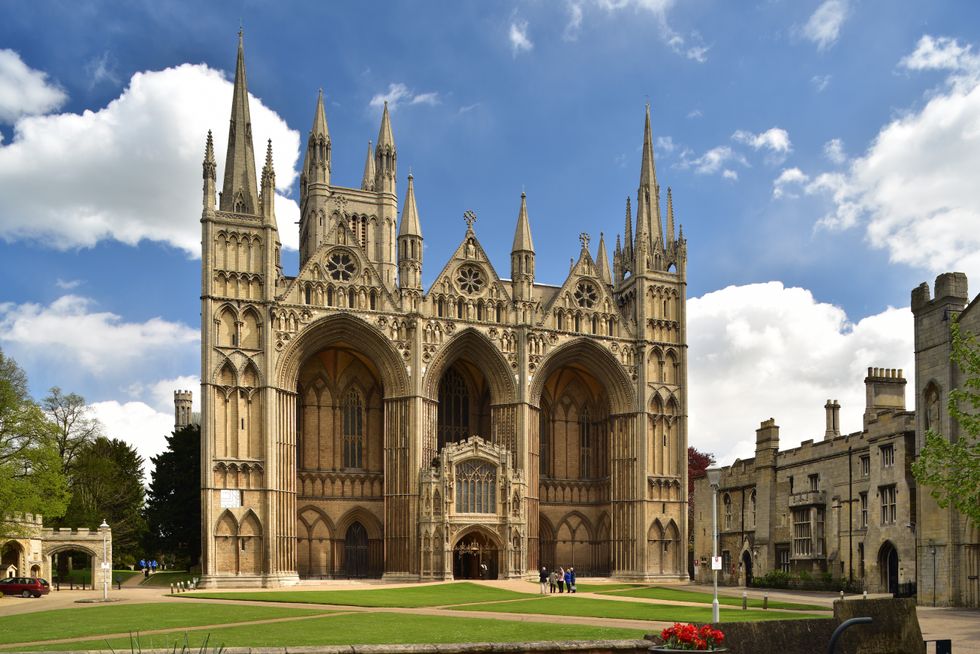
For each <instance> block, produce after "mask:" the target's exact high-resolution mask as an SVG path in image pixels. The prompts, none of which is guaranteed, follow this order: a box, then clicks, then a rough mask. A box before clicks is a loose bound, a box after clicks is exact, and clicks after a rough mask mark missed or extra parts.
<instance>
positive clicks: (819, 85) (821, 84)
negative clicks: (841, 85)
mask: <svg viewBox="0 0 980 654" xmlns="http://www.w3.org/2000/svg"><path fill="white" fill-rule="evenodd" d="M831 77H832V76H831V75H814V76H813V77H811V78H810V83H811V84H813V87H814V88H815V89H817V93H820V92H821V91H823V90H824V89H826V88H827V87H828V86H829V85H830V80H831Z"/></svg>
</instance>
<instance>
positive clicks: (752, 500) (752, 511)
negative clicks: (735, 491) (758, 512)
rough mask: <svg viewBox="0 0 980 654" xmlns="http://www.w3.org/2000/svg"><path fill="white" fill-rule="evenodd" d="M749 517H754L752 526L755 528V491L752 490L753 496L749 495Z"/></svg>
mask: <svg viewBox="0 0 980 654" xmlns="http://www.w3.org/2000/svg"><path fill="white" fill-rule="evenodd" d="M749 509H750V512H749V515H751V516H752V526H753V527H755V489H754V488H753V489H752V494H751V495H749Z"/></svg>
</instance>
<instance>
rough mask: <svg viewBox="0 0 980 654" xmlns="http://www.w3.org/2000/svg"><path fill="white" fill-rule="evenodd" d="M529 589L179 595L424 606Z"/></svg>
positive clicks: (467, 586)
mask: <svg viewBox="0 0 980 654" xmlns="http://www.w3.org/2000/svg"><path fill="white" fill-rule="evenodd" d="M529 596H530V593H518V592H516V591H512V590H504V589H502V588H493V587H491V586H481V585H479V584H471V583H467V582H463V583H453V584H434V585H428V586H406V587H404V588H378V589H372V590H286V591H272V592H262V593H254V592H252V593H250V592H231V593H211V592H207V593H187V594H186V595H181V597H190V598H195V597H201V598H205V599H236V600H254V601H259V602H301V603H307V604H334V605H339V606H371V607H379V608H395V607H399V608H419V607H426V606H450V605H454V604H469V603H473V602H495V601H501V600H511V599H525V598H527V597H529Z"/></svg>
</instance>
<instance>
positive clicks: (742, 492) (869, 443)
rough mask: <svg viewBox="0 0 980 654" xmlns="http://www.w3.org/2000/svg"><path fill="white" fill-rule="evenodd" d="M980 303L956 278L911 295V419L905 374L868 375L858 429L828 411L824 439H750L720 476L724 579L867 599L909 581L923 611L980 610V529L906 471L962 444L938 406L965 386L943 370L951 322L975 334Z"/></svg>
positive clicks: (697, 528) (704, 494)
mask: <svg viewBox="0 0 980 654" xmlns="http://www.w3.org/2000/svg"><path fill="white" fill-rule="evenodd" d="M978 300H980V296H978V297H975V298H974V299H973V301H972V302H970V301H969V294H968V291H967V279H966V276H965V275H964V274H962V273H945V274H942V275H939V276H938V277H937V279H936V283H935V296H934V297H930V289H929V286H928V285H927V284H925V283H923V284H921V285H920V286H918V287H917V288H916V289H914V290H913V291H912V304H911V307H912V313H913V316H914V328H915V390H914V392H915V403H916V406H917V407H918V410H917V411H915V412H912V411H907V410H906V409H905V386H906V381H905V379H903V377H902V372H901V371H895V370H887V369H879V368H869V369H868V376H867V378H866V379H865V387H866V389H867V402H866V410H865V413H864V429H863V430H862V431H860V432H856V433H854V434H849V435H847V436H841V435H840V433H839V420H838V417H839V411H840V407H839V406H838V405H837V403H836V401H834V402H831V401H830V400H828V401H827V404H826V406H825V410H826V415H827V426H826V431H825V436H824V440H822V441H819V442H813V441H812V440H811V441H804V442H803V444H802V445H801V446H800V447H798V448H794V449H791V450H786V451H783V452H780V451H779V428H778V427H777V426H776V424H775V421H774V420H772V419H770V420H767V421H765V422H763V423H762V425H761V426H760V428H759V429H758V430H757V432H756V456H755V457H754V458H753V459H747V460H745V461H736V462H735V463H734V464H733V465H732V466H728V467H725V468H722V474H721V481H720V485H719V486H720V487H719V490H718V496H719V505H718V520H719V552H721V554H722V557H723V559H724V566H723V571H722V573H721V574H720V577H719V578H720V580H721V582H722V583H732V584H734V583H745V582H746V580H747V579H748V578H750V577H751V576H752V575H762V574H765V573H766V572H768V571H770V570H776V569H779V570H785V571H787V572H794V573H799V572H803V571H806V572H807V573H810V574H814V575H815V576H816V575H817V574H820V573H830V574H831V575H832V576H833V577H838V578H839V577H843V578H847V579H852V578H853V579H855V580H858V581H860V582H863V585H864V587H865V588H867V589H868V590H869V591H871V592H888V591H894V590H896V588H897V584H899V583H907V582H915V584H916V590H917V593H918V599H919V601H920V602H921V603H925V604H936V605H940V606H945V605H956V606H969V607H980V529H978V526H977V525H976V524H973V523H971V522H970V521H969V520H967V519H966V518H964V517H963V516H962V515H960V514H959V513H958V512H957V511H955V510H954V509H952V508H949V509H941V508H939V506H938V505H937V504H936V502H935V500H934V499H933V498H932V496H931V495H930V494H929V489H928V488H926V487H921V486H920V485H918V484H917V483H916V481H915V480H914V478H913V477H912V475H911V472H910V469H909V466H910V465H911V463H912V462H913V461H914V460H915V457H916V456H917V453H918V452H919V451H920V450H921V448H922V447H923V445H924V443H925V434H926V432H927V431H928V430H930V429H933V430H935V431H937V432H939V433H941V434H943V435H944V436H945V437H946V438H952V439H957V438H962V437H964V436H965V435H964V434H962V433H961V431H960V428H959V426H958V425H957V424H956V423H955V422H954V421H952V420H951V419H950V417H949V413H948V411H947V409H946V407H947V402H948V399H949V395H948V394H949V390H950V389H954V388H959V387H961V386H962V385H963V382H964V381H965V379H964V378H963V375H962V373H961V371H960V370H959V369H958V368H957V367H956V366H955V365H952V363H951V362H950V354H951V339H952V335H951V325H952V319H953V318H954V317H957V316H958V321H959V324H960V325H961V327H962V329H963V330H964V331H965V332H968V333H972V334H980V309H978V308H977V307H978V305H980V301H978ZM693 497H694V503H695V507H696V509H695V510H696V520H695V524H694V526H693V529H694V542H695V545H694V547H695V550H694V552H695V559H696V561H697V563H698V564H699V565H698V566H697V568H696V570H697V572H696V575H697V578H698V579H700V580H703V581H708V580H710V579H711V571H710V566H709V565H708V562H709V561H710V556H711V549H712V543H711V489H710V487H709V485H708V483H707V480H706V479H701V480H698V481H697V482H696V484H695V491H694V496H693Z"/></svg>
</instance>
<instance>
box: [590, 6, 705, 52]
mask: <svg viewBox="0 0 980 654" xmlns="http://www.w3.org/2000/svg"><path fill="white" fill-rule="evenodd" d="M596 4H597V5H599V7H600V8H601V9H604V10H605V11H608V12H614V11H620V10H623V9H633V10H634V11H637V12H641V11H642V12H647V13H649V14H652V15H653V17H654V18H655V19H656V21H657V25H658V26H659V28H660V38H662V39H663V41H664V43H666V44H667V46H668V47H669V48H670V49H671V50H672V51H673V52H675V53H676V54H679V55H681V56H682V57H685V58H687V59H690V60H691V61H696V62H698V63H701V64H703V63H704V62H706V61H707V60H708V51H709V50H710V49H711V47H710V46H708V45H705V43H704V39H703V38H701V35H700V34H699V33H698V32H696V31H692V32H691V33H690V34H689V35H688V36H686V37H685V36H683V35H682V34H680V33H678V32H677V31H676V30H675V29H674V28H673V27H671V25H670V22H669V21H668V20H667V13H668V12H669V11H670V9H671V8H673V6H674V4H675V0H596Z"/></svg>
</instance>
